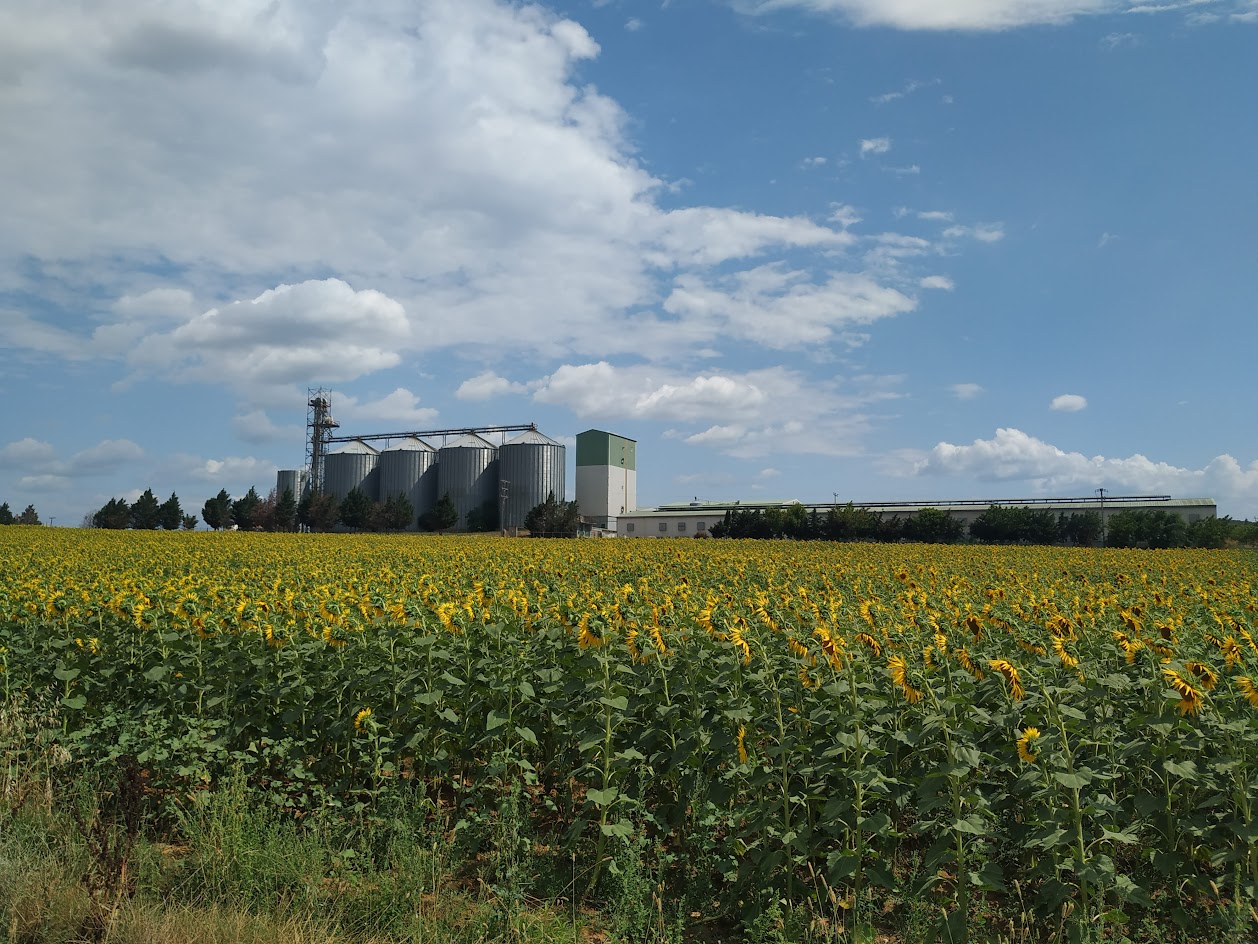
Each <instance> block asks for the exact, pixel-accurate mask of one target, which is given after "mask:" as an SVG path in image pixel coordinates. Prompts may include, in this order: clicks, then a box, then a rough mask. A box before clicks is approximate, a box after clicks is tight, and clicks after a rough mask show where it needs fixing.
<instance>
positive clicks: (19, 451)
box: [0, 436, 144, 491]
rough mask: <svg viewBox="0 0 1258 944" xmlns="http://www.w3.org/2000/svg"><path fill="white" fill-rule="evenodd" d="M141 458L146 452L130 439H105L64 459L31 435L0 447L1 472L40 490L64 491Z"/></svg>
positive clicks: (24, 484)
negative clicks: (75, 483) (82, 480)
mask: <svg viewBox="0 0 1258 944" xmlns="http://www.w3.org/2000/svg"><path fill="white" fill-rule="evenodd" d="M142 458H144V450H143V449H141V448H140V447H139V446H138V445H136V444H135V443H133V442H132V441H131V440H129V439H102V440H101V441H100V442H98V443H97V444H96V445H94V446H90V447H89V448H87V449H82V450H80V451H78V452H76V453H74V454H73V455H71V456H69V457H68V458H64V459H63V458H61V456H60V455H59V454H58V452H57V449H56V448H55V447H54V446H53V445H52V444H51V443H48V442H45V441H43V440H41V439H34V438H33V437H29V436H28V437H26V438H25V439H19V440H17V441H15V442H10V443H8V444H6V445H4V446H0V469H2V470H6V471H11V472H13V473H15V474H16V481H17V484H18V485H20V486H22V487H24V488H29V489H32V490H37V491H47V490H50V489H58V488H64V487H66V486H68V485H70V483H71V481H72V480H74V479H82V478H88V477H92V476H96V475H102V474H108V473H110V472H113V471H116V470H117V469H120V468H123V467H125V466H128V465H131V464H132V463H135V462H137V461H138V460H140V459H142Z"/></svg>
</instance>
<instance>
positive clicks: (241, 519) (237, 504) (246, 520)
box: [231, 486, 262, 531]
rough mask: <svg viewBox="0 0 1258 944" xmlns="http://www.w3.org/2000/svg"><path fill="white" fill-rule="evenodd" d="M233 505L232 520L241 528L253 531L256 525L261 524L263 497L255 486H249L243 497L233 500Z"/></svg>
mask: <svg viewBox="0 0 1258 944" xmlns="http://www.w3.org/2000/svg"><path fill="white" fill-rule="evenodd" d="M231 507H232V511H231V517H232V520H233V521H234V522H235V523H236V527H238V528H240V530H242V531H252V530H253V529H254V528H255V527H260V526H261V521H260V520H259V512H260V511H261V508H262V497H261V496H260V495H259V494H258V491H257V489H255V488H254V487H253V486H250V487H249V491H247V492H246V493H245V494H244V496H243V497H241V498H238V499H236V500H235V501H234V502H232V506H231Z"/></svg>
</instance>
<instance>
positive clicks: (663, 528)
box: [660, 521, 668, 531]
mask: <svg viewBox="0 0 1258 944" xmlns="http://www.w3.org/2000/svg"><path fill="white" fill-rule="evenodd" d="M660 530H661V531H667V530H668V522H667V521H661V522H660Z"/></svg>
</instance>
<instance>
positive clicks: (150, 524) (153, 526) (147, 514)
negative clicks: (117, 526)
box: [131, 488, 162, 531]
mask: <svg viewBox="0 0 1258 944" xmlns="http://www.w3.org/2000/svg"><path fill="white" fill-rule="evenodd" d="M161 523H162V506H161V503H159V502H158V500H157V496H155V495H154V494H153V490H152V489H151V488H146V489H145V490H144V493H143V494H142V495H140V497H139V498H137V499H136V500H135V501H134V502H133V503H132V504H131V527H133V528H135V529H136V530H137V531H156V530H157V528H158V526H159V525H160V524H161Z"/></svg>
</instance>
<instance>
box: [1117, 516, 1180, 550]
mask: <svg viewBox="0 0 1258 944" xmlns="http://www.w3.org/2000/svg"><path fill="white" fill-rule="evenodd" d="M1105 531H1106V534H1105V543H1106V544H1107V545H1109V546H1110V547H1154V548H1166V547H1185V546H1186V545H1187V544H1188V529H1187V526H1186V525H1185V524H1184V519H1182V518H1181V517H1180V516H1179V515H1177V514H1174V513H1173V512H1169V511H1164V510H1162V509H1151V508H1124V509H1123V510H1122V511H1116V512H1114V513H1113V514H1112V515H1110V516H1109V518H1108V520H1107V521H1106V529H1105Z"/></svg>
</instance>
